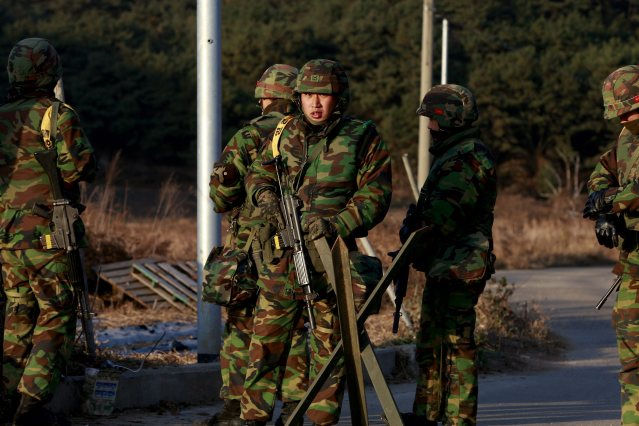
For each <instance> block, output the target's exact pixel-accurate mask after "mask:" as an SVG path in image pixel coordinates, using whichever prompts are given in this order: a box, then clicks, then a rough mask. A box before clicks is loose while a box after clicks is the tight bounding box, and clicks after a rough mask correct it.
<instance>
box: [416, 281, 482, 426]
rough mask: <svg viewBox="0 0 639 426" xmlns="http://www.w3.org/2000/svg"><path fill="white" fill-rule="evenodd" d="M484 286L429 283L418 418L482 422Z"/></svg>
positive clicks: (423, 319) (422, 325)
mask: <svg viewBox="0 0 639 426" xmlns="http://www.w3.org/2000/svg"><path fill="white" fill-rule="evenodd" d="M484 285H485V282H479V283H475V284H472V285H469V284H465V283H463V282H458V281H445V280H434V279H431V278H429V279H428V281H427V283H426V286H425V288H424V293H423V298H422V311H421V319H420V331H419V335H418V338H417V348H416V358H417V364H418V367H419V376H418V378H417V389H416V391H415V401H414V404H413V412H414V413H415V414H417V415H420V416H426V417H427V418H428V419H429V420H432V421H441V422H443V423H444V424H452V425H473V424H476V418H477V395H478V383H477V367H476V345H475V337H474V334H475V319H476V314H475V305H476V304H477V300H478V298H479V294H480V293H481V291H482V290H483V288H484Z"/></svg>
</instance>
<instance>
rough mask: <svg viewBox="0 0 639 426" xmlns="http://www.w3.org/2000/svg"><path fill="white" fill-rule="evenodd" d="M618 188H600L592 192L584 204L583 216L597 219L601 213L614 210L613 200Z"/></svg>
mask: <svg viewBox="0 0 639 426" xmlns="http://www.w3.org/2000/svg"><path fill="white" fill-rule="evenodd" d="M616 190H617V188H608V189H600V190H599V191H594V192H591V193H590V195H589V196H588V199H587V200H586V205H585V206H584V210H583V216H584V217H585V218H588V219H593V220H594V219H597V218H598V216H599V215H601V214H605V213H608V212H610V210H612V200H613V199H614V196H615V194H616Z"/></svg>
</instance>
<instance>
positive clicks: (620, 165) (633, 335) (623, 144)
mask: <svg viewBox="0 0 639 426" xmlns="http://www.w3.org/2000/svg"><path fill="white" fill-rule="evenodd" d="M637 147H639V136H633V135H632V134H631V133H630V132H629V131H628V130H627V129H623V130H622V131H621V133H620V135H619V138H618V140H617V143H616V145H615V146H614V147H613V148H612V149H610V150H609V151H607V152H605V153H604V154H603V155H602V156H601V158H600V160H599V163H598V164H597V165H596V166H595V169H594V171H593V172H592V174H591V175H590V179H589V180H588V190H589V192H590V193H592V192H595V191H600V190H606V193H608V192H609V193H610V194H612V195H613V196H614V198H613V208H612V211H613V213H615V214H618V215H620V216H621V218H622V219H623V221H624V223H625V229H622V230H621V232H620V236H621V238H620V239H619V244H618V248H619V261H618V262H617V264H616V265H615V267H614V269H613V272H614V273H616V274H621V275H622V281H621V286H620V288H619V292H618V293H617V300H616V302H615V306H614V309H613V313H612V323H613V325H614V327H615V332H616V335H617V347H618V351H619V360H620V362H621V371H620V373H619V383H620V385H621V421H622V423H623V424H628V425H631V424H632V425H634V424H638V423H639V415H638V414H637V413H639V292H638V290H639V284H638V282H639V244H638V243H639V239H638V238H637V231H639V187H638V186H637V184H636V180H637V177H638V176H639V161H638V159H639V150H638V149H637Z"/></svg>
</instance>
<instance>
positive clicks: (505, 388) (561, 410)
mask: <svg viewBox="0 0 639 426" xmlns="http://www.w3.org/2000/svg"><path fill="white" fill-rule="evenodd" d="M500 276H506V277H507V278H508V280H509V281H512V282H515V288H516V291H515V294H514V296H513V299H514V300H527V301H536V302H538V303H539V305H540V306H541V307H542V309H543V311H544V312H545V313H546V314H547V315H548V316H549V318H550V321H551V327H552V329H553V330H554V331H555V332H557V333H559V334H561V335H562V336H564V337H565V338H566V339H567V341H568V342H569V345H570V347H569V350H568V351H567V353H566V356H565V357H563V359H561V360H557V361H552V362H548V363H546V365H545V366H544V368H543V369H541V370H538V371H535V372H530V373H516V374H512V373H511V374H499V375H490V376H482V377H481V378H480V397H479V419H478V420H479V424H485V425H542V424H562V425H614V424H619V388H618V384H617V370H618V360H617V358H616V349H615V339H614V333H613V330H612V327H611V325H610V309H611V306H612V302H614V300H612V299H611V300H610V301H609V303H608V304H607V305H606V306H605V307H604V309H602V311H601V312H597V311H595V310H594V308H593V305H594V303H595V302H596V301H597V300H598V299H599V297H600V296H601V295H602V294H603V293H604V291H605V290H606V289H607V288H608V285H609V284H608V282H609V280H610V279H611V277H612V275H611V274H610V267H591V268H551V269H544V270H537V271H531V270H512V271H501V272H500V273H499V274H498V277H500ZM391 389H392V391H393V394H394V396H395V398H396V400H397V402H398V405H399V408H400V410H402V411H409V410H410V408H411V405H412V400H413V396H414V391H415V385H414V384H394V385H392V386H391ZM367 400H368V405H369V413H380V412H381V411H382V410H381V406H380V405H379V402H378V401H377V400H376V397H375V394H374V392H373V390H372V388H369V389H368V392H367ZM218 408H219V404H218V405H215V406H206V407H190V408H187V409H184V410H181V411H180V412H179V413H175V414H170V413H164V414H155V413H151V412H148V411H141V410H140V411H138V410H132V411H127V412H125V413H121V414H120V415H118V416H117V417H116V418H111V419H103V420H101V421H99V422H95V421H91V423H92V424H190V423H191V422H193V421H194V420H201V419H205V418H206V417H207V416H210V415H211V414H212V413H214V412H215V411H216V410H217V409H218ZM377 419H379V416H377V415H375V416H373V415H371V420H377ZM340 424H344V425H348V424H351V422H350V413H349V408H348V402H347V401H345V404H344V410H343V414H342V420H341V421H340ZM371 424H381V423H380V422H379V421H372V422H371Z"/></svg>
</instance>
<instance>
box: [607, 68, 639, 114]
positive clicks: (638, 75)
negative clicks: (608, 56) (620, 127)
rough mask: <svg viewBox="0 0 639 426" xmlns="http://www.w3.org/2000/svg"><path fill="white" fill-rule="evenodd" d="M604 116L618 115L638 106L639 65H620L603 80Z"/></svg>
mask: <svg viewBox="0 0 639 426" xmlns="http://www.w3.org/2000/svg"><path fill="white" fill-rule="evenodd" d="M601 94H602V97H603V103H604V118H605V119H610V118H614V117H618V116H620V115H622V114H625V113H627V112H629V111H633V110H635V109H637V108H639V65H628V66H625V67H621V68H619V69H618V70H616V71H614V72H613V73H611V74H610V75H609V76H608V77H606V79H605V80H604V82H603V87H602V89H601Z"/></svg>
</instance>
